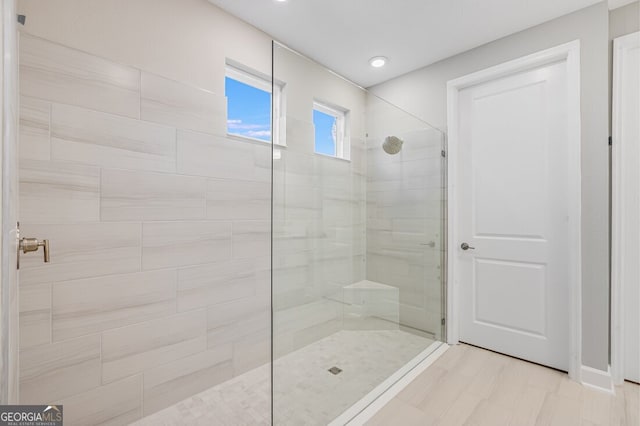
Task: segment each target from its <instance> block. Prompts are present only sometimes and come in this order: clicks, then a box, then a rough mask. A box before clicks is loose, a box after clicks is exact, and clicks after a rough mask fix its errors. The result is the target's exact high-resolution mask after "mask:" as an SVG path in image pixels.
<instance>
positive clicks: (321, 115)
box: [313, 102, 349, 159]
mask: <svg viewBox="0 0 640 426" xmlns="http://www.w3.org/2000/svg"><path fill="white" fill-rule="evenodd" d="M347 116H348V113H347V111H345V110H342V109H340V108H337V107H334V106H329V105H327V104H323V103H320V102H314V103H313V126H314V128H315V152H316V153H318V154H323V155H329V156H331V157H337V158H344V159H348V153H349V143H348V142H349V141H348V135H347V124H348V123H347Z"/></svg>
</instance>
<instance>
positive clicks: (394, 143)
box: [382, 136, 404, 155]
mask: <svg viewBox="0 0 640 426" xmlns="http://www.w3.org/2000/svg"><path fill="white" fill-rule="evenodd" d="M403 143H404V141H403V140H402V139H400V138H399V137H397V136H387V137H386V138H385V139H384V143H383V144H382V149H384V152H386V153H387V154H391V155H395V154H397V153H399V152H400V150H401V149H402V144H403Z"/></svg>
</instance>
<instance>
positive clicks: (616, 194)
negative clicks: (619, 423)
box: [611, 32, 640, 384]
mask: <svg viewBox="0 0 640 426" xmlns="http://www.w3.org/2000/svg"><path fill="white" fill-rule="evenodd" d="M638 46H640V32H635V33H632V34H628V35H626V36H622V37H618V38H616V39H615V40H614V41H613V93H612V95H613V99H612V116H611V120H612V121H611V123H612V125H611V127H612V139H613V143H612V145H611V179H612V180H611V374H612V376H613V381H614V383H615V384H620V383H622V382H623V381H624V288H623V285H622V278H623V277H622V275H623V269H622V265H623V264H624V258H625V251H624V249H623V248H624V244H623V242H624V230H623V229H622V226H621V223H622V219H623V218H624V217H625V211H624V209H623V208H622V206H621V201H622V199H623V198H624V195H625V186H624V176H623V171H622V170H621V169H620V165H621V164H622V158H623V156H624V146H623V145H621V144H620V142H622V139H621V138H622V122H621V121H620V115H619V110H620V107H621V104H620V103H621V98H622V96H621V95H622V87H621V86H622V61H623V58H624V54H625V52H626V51H627V50H628V49H630V48H633V47H638Z"/></svg>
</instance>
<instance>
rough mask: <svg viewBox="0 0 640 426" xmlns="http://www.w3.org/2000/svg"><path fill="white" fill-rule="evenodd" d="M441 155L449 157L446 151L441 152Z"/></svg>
mask: <svg viewBox="0 0 640 426" xmlns="http://www.w3.org/2000/svg"><path fill="white" fill-rule="evenodd" d="M440 155H441V156H443V157H446V156H447V151H445V150H444V149H443V150H442V151H440Z"/></svg>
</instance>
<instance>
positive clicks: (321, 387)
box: [272, 43, 445, 425]
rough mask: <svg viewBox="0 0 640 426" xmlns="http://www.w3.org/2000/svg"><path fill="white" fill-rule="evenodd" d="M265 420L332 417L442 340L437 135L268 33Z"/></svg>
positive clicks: (349, 412) (364, 401)
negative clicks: (268, 360)
mask: <svg viewBox="0 0 640 426" xmlns="http://www.w3.org/2000/svg"><path fill="white" fill-rule="evenodd" d="M273 90H274V94H277V96H274V98H273V105H274V108H273V117H272V121H273V124H274V140H273V145H272V146H273V169H272V170H273V179H272V221H273V223H272V235H273V237H272V262H273V264H272V315H273V317H272V353H273V359H272V362H273V363H272V392H273V394H272V398H273V413H272V415H273V423H274V424H291V425H293V424H296V425H300V424H345V423H347V422H348V421H350V420H351V419H352V418H353V417H354V416H356V415H357V414H358V413H359V412H360V411H362V410H363V409H364V408H366V407H367V406H368V405H369V404H370V403H371V402H373V401H374V400H375V399H376V398H377V397H378V396H379V395H380V394H381V393H382V392H384V391H385V390H386V389H388V388H389V387H390V386H391V385H392V384H393V383H395V382H396V381H397V380H398V379H399V378H401V377H402V375H403V374H405V373H406V372H407V371H409V370H410V369H411V368H412V367H413V366H415V365H417V364H418V363H419V362H420V361H422V360H424V359H425V358H426V357H427V356H428V355H429V354H431V353H432V352H433V351H434V350H435V349H437V347H438V346H439V345H440V342H441V341H442V340H443V318H444V310H443V305H444V292H443V282H444V281H443V272H444V271H443V259H444V257H443V256H444V246H443V242H444V241H445V240H444V238H443V232H444V227H443V205H444V203H443V184H444V182H443V165H444V162H443V158H442V155H441V153H442V149H443V142H444V138H443V134H442V133H441V132H440V131H438V130H437V129H435V128H433V127H431V126H429V125H428V124H427V123H425V122H423V121H421V120H419V119H418V118H416V117H414V116H412V115H410V114H408V113H406V112H404V111H402V110H401V109H399V108H397V107H395V106H393V105H391V104H389V103H387V102H385V101H384V100H382V99H380V98H378V97H376V96H375V95H373V94H372V93H370V92H368V91H366V90H364V89H362V88H360V87H358V86H356V85H354V84H352V83H350V82H348V81H346V80H344V79H343V78H341V77H339V76H337V75H336V74H334V73H332V72H331V71H329V70H327V69H325V68H324V67H322V66H320V65H319V64H317V63H315V62H313V61H311V60H309V59H307V58H305V57H303V56H301V55H299V54H297V53H296V52H294V51H292V50H290V49H288V48H286V47H284V46H282V45H280V44H278V43H274V45H273Z"/></svg>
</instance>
